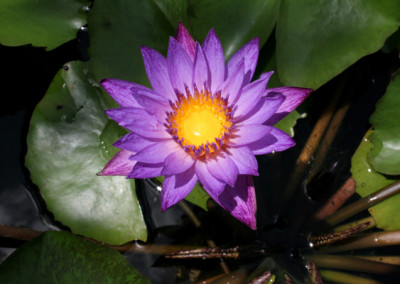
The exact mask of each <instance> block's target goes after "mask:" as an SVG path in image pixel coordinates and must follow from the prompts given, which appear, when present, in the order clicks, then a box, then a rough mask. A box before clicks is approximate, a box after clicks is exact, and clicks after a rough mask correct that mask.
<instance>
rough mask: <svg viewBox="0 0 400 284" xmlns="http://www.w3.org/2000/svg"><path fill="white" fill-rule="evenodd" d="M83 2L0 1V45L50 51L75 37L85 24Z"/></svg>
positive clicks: (59, 0)
mask: <svg viewBox="0 0 400 284" xmlns="http://www.w3.org/2000/svg"><path fill="white" fill-rule="evenodd" d="M89 5H90V1H85V0H53V1H47V0H35V1H32V0H2V1H0V15H1V17H0V26H1V29H0V43H1V44H3V45H10V46H17V45H25V44H32V45H34V46H44V47H47V48H48V49H53V48H55V47H57V46H59V45H61V44H63V43H65V42H67V41H69V40H71V39H74V38H75V37H76V33H77V32H78V30H79V29H80V28H81V27H83V26H84V25H86V11H87V10H88V7H89Z"/></svg>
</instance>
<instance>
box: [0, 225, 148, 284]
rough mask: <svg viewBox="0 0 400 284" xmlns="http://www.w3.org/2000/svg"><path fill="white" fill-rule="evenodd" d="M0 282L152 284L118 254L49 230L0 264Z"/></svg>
mask: <svg viewBox="0 0 400 284" xmlns="http://www.w3.org/2000/svg"><path fill="white" fill-rule="evenodd" d="M0 283H9V284H11V283H151V282H150V280H148V279H147V278H146V277H144V276H143V275H142V274H140V273H139V272H138V271H137V270H136V269H135V268H134V267H133V266H131V265H130V264H129V263H128V261H127V260H126V259H125V258H124V257H123V256H122V255H121V254H120V253H118V252H117V251H114V250H112V249H110V248H107V247H104V246H101V245H99V244H95V243H93V242H91V241H88V240H83V239H81V238H79V237H77V236H75V235H73V234H71V233H68V232H54V231H48V232H46V233H44V234H42V235H41V236H39V237H37V238H35V239H33V240H32V241H30V242H28V243H26V244H24V245H22V246H21V247H20V248H19V249H17V250H16V251H15V252H14V253H13V254H12V255H10V256H9V257H8V258H7V259H6V260H5V261H4V262H3V263H2V264H1V265H0Z"/></svg>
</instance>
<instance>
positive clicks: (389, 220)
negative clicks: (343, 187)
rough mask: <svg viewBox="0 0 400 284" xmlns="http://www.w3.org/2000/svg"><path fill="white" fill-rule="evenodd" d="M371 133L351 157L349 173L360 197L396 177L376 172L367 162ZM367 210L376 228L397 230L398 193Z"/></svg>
mask: <svg viewBox="0 0 400 284" xmlns="http://www.w3.org/2000/svg"><path fill="white" fill-rule="evenodd" d="M372 133H373V132H372V131H369V132H368V133H367V134H366V135H365V137H364V139H363V141H362V142H361V144H360V146H359V147H358V149H357V151H356V152H355V153H354V156H353V157H352V159H351V173H352V174H353V178H354V179H355V181H356V183H357V187H356V191H357V193H358V194H359V195H361V196H362V197H365V196H367V195H369V194H371V193H374V192H376V191H378V190H380V189H381V188H383V187H385V186H387V185H389V184H391V183H393V182H395V181H396V179H390V178H387V177H385V176H383V175H381V174H379V173H377V172H376V171H374V169H373V168H372V166H371V164H370V163H369V161H368V158H367V156H368V153H369V152H370V151H371V149H372V147H373V144H372V143H371V141H370V139H369V137H371V134H372ZM369 212H370V213H371V215H372V216H373V217H374V219H375V221H376V224H377V227H378V228H381V229H384V230H399V229H400V214H399V212H400V194H397V195H394V196H392V197H391V198H389V199H387V200H385V201H383V202H381V203H379V204H377V205H375V206H373V207H371V208H369Z"/></svg>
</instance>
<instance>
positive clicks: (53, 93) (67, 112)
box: [26, 62, 147, 244]
mask: <svg viewBox="0 0 400 284" xmlns="http://www.w3.org/2000/svg"><path fill="white" fill-rule="evenodd" d="M67 67H68V68H65V69H61V70H60V71H59V72H58V74H57V75H56V77H55V79H54V81H53V82H52V84H51V86H50V88H49V89H48V92H47V93H46V95H45V97H44V98H43V100H42V101H41V102H40V103H39V104H38V106H37V107H36V109H35V111H34V113H33V116H32V119H31V123H30V128H29V133H28V152H27V155H26V166H27V167H28V169H29V171H30V173H31V176H32V180H33V182H34V183H35V184H36V185H38V187H39V189H40V192H41V195H42V196H43V199H44V200H45V202H46V205H47V208H48V210H49V211H51V212H52V213H53V214H54V217H55V219H56V220H58V221H60V222H61V223H63V224H64V225H66V226H68V227H69V228H70V229H71V230H72V232H74V233H76V234H80V235H84V236H87V237H91V238H94V239H96V240H99V241H103V242H106V243H110V244H122V243H125V242H128V241H131V240H134V239H140V240H146V238H147V231H146V227H145V223H144V220H143V216H142V212H141V209H140V206H139V203H138V200H137V197H136V192H135V185H134V181H133V180H127V179H125V177H105V176H101V177H100V176H97V175H96V174H97V173H98V172H100V171H101V170H102V168H103V167H104V165H105V164H106V163H107V161H108V158H109V156H112V154H114V152H115V149H113V147H112V146H111V145H110V144H111V143H109V141H110V140H114V139H115V138H117V137H118V136H119V135H120V131H121V130H120V129H119V128H117V127H118V126H117V125H116V124H113V123H109V122H108V121H109V119H108V118H107V117H106V115H105V114H104V108H105V107H106V106H105V100H104V99H103V97H102V95H101V93H100V90H99V89H98V88H97V87H95V86H93V84H91V83H90V81H89V80H88V78H87V76H86V73H87V70H85V68H86V65H85V64H84V63H80V62H71V63H69V64H67ZM60 106H61V107H60ZM114 141H115V140H114ZM106 153H108V154H106ZM105 154H106V155H105Z"/></svg>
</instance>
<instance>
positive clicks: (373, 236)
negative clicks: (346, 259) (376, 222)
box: [321, 231, 400, 252]
mask: <svg viewBox="0 0 400 284" xmlns="http://www.w3.org/2000/svg"><path fill="white" fill-rule="evenodd" d="M395 245H400V231H390V232H375V233H369V234H360V235H358V236H354V237H350V238H348V239H347V240H346V241H345V242H342V243H341V244H334V245H331V246H328V247H323V248H321V251H323V252H341V251H349V250H356V249H365V248H373V247H385V246H395Z"/></svg>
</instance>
